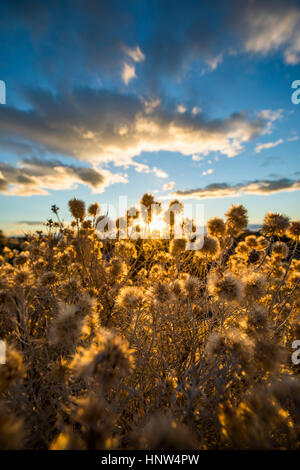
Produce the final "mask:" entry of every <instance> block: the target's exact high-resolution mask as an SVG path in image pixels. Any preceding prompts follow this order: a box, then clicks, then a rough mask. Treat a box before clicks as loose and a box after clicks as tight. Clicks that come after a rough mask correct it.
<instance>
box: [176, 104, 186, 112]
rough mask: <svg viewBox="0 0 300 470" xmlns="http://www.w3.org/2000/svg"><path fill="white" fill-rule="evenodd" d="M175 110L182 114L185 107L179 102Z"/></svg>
mask: <svg viewBox="0 0 300 470" xmlns="http://www.w3.org/2000/svg"><path fill="white" fill-rule="evenodd" d="M177 111H178V112H179V113H181V114H184V113H185V112H186V107H185V106H184V105H183V104H179V105H178V106H177Z"/></svg>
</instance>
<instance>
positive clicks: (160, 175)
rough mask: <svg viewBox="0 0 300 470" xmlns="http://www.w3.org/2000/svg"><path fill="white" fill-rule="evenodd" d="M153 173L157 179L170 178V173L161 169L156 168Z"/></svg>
mask: <svg viewBox="0 0 300 470" xmlns="http://www.w3.org/2000/svg"><path fill="white" fill-rule="evenodd" d="M153 172H154V173H155V175H156V176H157V178H168V173H166V172H165V171H164V170H160V169H159V168H156V167H154V168H153Z"/></svg>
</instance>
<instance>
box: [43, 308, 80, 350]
mask: <svg viewBox="0 0 300 470" xmlns="http://www.w3.org/2000/svg"><path fill="white" fill-rule="evenodd" d="M77 310H78V309H77V306H76V305H69V304H65V303H60V305H59V311H58V314H57V316H56V317H55V318H54V319H53V321H52V325H51V329H50V340H51V343H52V344H54V345H57V344H59V345H61V346H63V347H65V348H66V349H67V350H69V349H70V348H72V347H75V345H76V341H77V338H78V337H79V335H80V332H81V328H82V317H81V316H80V315H79V314H78V311H77Z"/></svg>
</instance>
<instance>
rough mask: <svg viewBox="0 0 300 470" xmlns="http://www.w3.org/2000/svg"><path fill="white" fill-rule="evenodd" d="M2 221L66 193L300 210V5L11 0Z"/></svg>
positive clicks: (4, 68) (62, 203)
mask: <svg viewBox="0 0 300 470" xmlns="http://www.w3.org/2000/svg"><path fill="white" fill-rule="evenodd" d="M0 41H1V48H0V80H3V81H5V83H6V104H5V105H0V207H1V211H0V229H3V230H4V231H5V232H6V233H8V234H18V233H24V232H26V231H30V230H34V229H36V228H38V225H37V224H38V223H39V222H41V221H43V220H45V219H46V218H48V217H50V216H51V211H50V207H51V205H52V204H56V205H58V206H59V207H60V209H61V213H62V217H63V218H64V219H65V220H68V218H69V215H68V211H67V201H68V199H70V198H72V197H74V196H76V197H77V198H82V199H84V200H85V201H86V202H87V203H90V202H94V201H98V202H100V204H104V203H110V204H117V201H118V197H119V196H124V195H126V196H127V197H128V204H129V205H133V204H135V203H137V202H138V201H139V199H140V197H141V195H142V194H143V193H144V192H154V194H155V197H156V198H157V199H158V200H163V201H166V202H167V201H168V200H170V199H174V198H175V197H176V198H182V199H183V200H186V201H188V202H189V203H190V202H198V203H199V202H201V203H203V204H204V213H205V218H206V219H209V218H210V217H212V216H215V215H218V216H222V215H223V214H224V212H225V211H226V210H227V209H228V208H229V207H230V205H231V204H232V203H234V204H236V203H242V204H244V205H245V206H246V207H247V209H248V210H249V216H250V222H251V223H252V224H259V223H260V222H261V221H262V219H263V217H264V215H265V213H266V212H268V211H277V212H283V213H285V214H287V215H289V216H290V217H291V218H293V219H299V218H300V217H299V216H300V214H299V190H300V164H299V163H300V129H299V122H300V119H299V118H300V105H295V104H293V103H292V101H291V95H292V92H293V90H292V88H291V85H292V82H293V81H294V80H300V2H299V1H277V0H275V1H272V2H270V1H253V0H252V1H250V0H249V1H234V0H232V1H217V2H214V7H212V6H209V5H208V4H207V2H199V1H197V2H194V1H192V0H190V1H185V2H183V1H178V2H171V1H164V0H160V1H158V0H153V1H147V2H146V1H142V0H141V1H127V2H123V1H110V2H108V1H99V2H94V1H92V0H86V1H83V0H75V1H72V2H71V1H52V2H48V1H43V2H41V1H33V0H29V1H27V2H20V1H16V0H11V1H7V2H5V1H3V2H1V6H0Z"/></svg>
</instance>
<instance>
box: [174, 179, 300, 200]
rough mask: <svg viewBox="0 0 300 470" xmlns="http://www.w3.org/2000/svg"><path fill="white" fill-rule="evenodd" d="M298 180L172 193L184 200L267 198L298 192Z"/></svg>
mask: <svg viewBox="0 0 300 470" xmlns="http://www.w3.org/2000/svg"><path fill="white" fill-rule="evenodd" d="M299 190H300V180H291V179H288V178H282V179H278V180H255V181H250V182H248V183H238V184H234V185H229V184H227V183H212V184H209V185H207V186H205V187H204V188H197V189H188V190H184V191H175V192H174V193H172V195H174V196H178V197H181V198H185V199H208V198H220V197H234V196H241V195H243V194H256V195H264V196H267V195H269V194H274V193H279V192H283V191H299Z"/></svg>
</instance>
